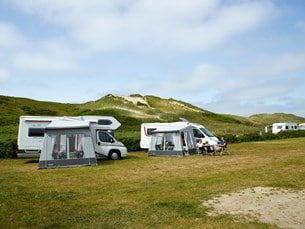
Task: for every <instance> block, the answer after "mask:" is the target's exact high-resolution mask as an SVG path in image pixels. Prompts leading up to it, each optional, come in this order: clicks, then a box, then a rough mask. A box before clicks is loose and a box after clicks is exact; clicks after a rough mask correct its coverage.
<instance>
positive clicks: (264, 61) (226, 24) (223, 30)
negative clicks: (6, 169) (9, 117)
mask: <svg viewBox="0 0 305 229" xmlns="http://www.w3.org/2000/svg"><path fill="white" fill-rule="evenodd" d="M109 93H111V94H115V95H124V96H127V95H130V94H142V95H155V96H160V97H162V98H174V99H178V100H182V101H185V102H189V103H192V104H193V105H196V106H199V107H202V108H204V109H207V110H209V111H212V112H216V113H223V114H224V113H225V114H237V115H242V116H248V115H252V114H258V113H275V112H284V113H293V114H295V115H298V116H302V117H305V1H303V0H274V1H272V0H251V1H250V0H223V1H222V0H172V1H171V0H167V1H165V0H111V1H109V0H52V1H50V0H22V1H20V0H0V94H1V95H6V96H17V97H26V98H31V99H37V100H42V101H55V102H63V103H83V102H87V101H91V100H97V99H99V98H100V97H103V96H105V95H106V94H109Z"/></svg>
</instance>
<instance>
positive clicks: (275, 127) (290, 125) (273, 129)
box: [265, 122, 298, 134]
mask: <svg viewBox="0 0 305 229" xmlns="http://www.w3.org/2000/svg"><path fill="white" fill-rule="evenodd" d="M297 128H298V125H297V123H295V122H281V123H273V124H272V125H269V126H266V127H265V132H266V133H272V134H277V133H278V132H280V131H283V130H297Z"/></svg>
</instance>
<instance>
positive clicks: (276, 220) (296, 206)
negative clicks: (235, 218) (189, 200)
mask: <svg viewBox="0 0 305 229" xmlns="http://www.w3.org/2000/svg"><path fill="white" fill-rule="evenodd" d="M203 205H204V206H206V207H211V210H210V211H209V212H208V215H210V216H215V215H219V214H232V215H242V216H245V217H247V218H249V219H250V220H251V219H257V220H259V221H261V222H264V223H268V224H275V225H277V226H278V227H280V228H293V229H303V228H305V190H301V191H294V190H287V189H281V188H271V187H255V188H247V189H244V190H241V191H239V192H236V193H230V194H225V195H222V196H219V197H215V198H213V199H210V200H207V201H205V202H203Z"/></svg>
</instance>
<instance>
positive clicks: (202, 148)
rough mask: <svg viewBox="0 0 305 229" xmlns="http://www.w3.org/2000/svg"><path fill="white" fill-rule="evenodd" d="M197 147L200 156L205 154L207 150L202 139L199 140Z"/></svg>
mask: <svg viewBox="0 0 305 229" xmlns="http://www.w3.org/2000/svg"><path fill="white" fill-rule="evenodd" d="M196 147H197V150H198V154H199V153H202V154H203V153H204V152H205V151H206V150H205V147H204V143H203V141H202V140H201V139H199V140H198V142H197V144H196Z"/></svg>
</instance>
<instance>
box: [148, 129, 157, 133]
mask: <svg viewBox="0 0 305 229" xmlns="http://www.w3.org/2000/svg"><path fill="white" fill-rule="evenodd" d="M156 129H157V128H147V135H151V134H152V132H153V131H154V130H156Z"/></svg>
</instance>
